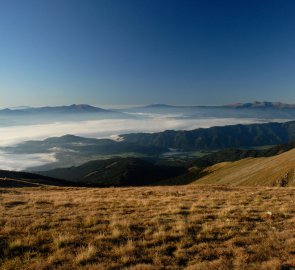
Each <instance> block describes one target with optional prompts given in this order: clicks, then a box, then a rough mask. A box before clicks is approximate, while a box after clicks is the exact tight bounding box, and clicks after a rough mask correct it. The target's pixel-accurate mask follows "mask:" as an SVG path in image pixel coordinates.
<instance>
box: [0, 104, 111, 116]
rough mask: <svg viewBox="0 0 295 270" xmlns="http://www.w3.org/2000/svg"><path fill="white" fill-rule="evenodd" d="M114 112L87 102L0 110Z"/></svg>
mask: <svg viewBox="0 0 295 270" xmlns="http://www.w3.org/2000/svg"><path fill="white" fill-rule="evenodd" d="M110 112H112V113H114V112H113V111H111V110H104V109H101V108H98V107H94V106H90V105H87V104H79V105H77V104H73V105H70V106H56V107H38V108H32V107H23V108H12V109H9V108H7V109H3V110H0V114H34V113H36V114H42V113H53V114H65V113H110Z"/></svg>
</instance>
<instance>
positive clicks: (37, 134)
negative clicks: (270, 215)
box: [0, 114, 286, 170]
mask: <svg viewBox="0 0 295 270" xmlns="http://www.w3.org/2000/svg"><path fill="white" fill-rule="evenodd" d="M138 116H141V117H139V118H134V119H103V120H86V121H78V122H73V121H69V122H68V121H63V122H52V123H49V124H34V125H17V126H2V127H0V134H1V137H0V147H2V146H8V145H15V144H18V143H21V142H23V141H27V140H43V139H45V138H48V137H56V136H63V135H65V134H74V135H78V136H84V137H93V138H113V139H117V138H118V136H117V135H119V134H125V133H132V132H160V131H164V130H168V129H174V130H192V129H196V128H208V127H212V126H225V125H233V124H250V123H262V122H266V121H265V120H262V119H254V118H248V119H247V118H206V119H191V118H187V119H186V118H185V117H180V116H179V115H157V114H145V115H143V114H141V115H140V114H138ZM273 121H283V120H280V119H274V120H273ZM285 121H286V120H285ZM267 122H269V120H267ZM54 161H56V160H55V155H54V153H44V154H38V155H35V154H34V155H25V154H18V155H15V154H8V153H5V152H3V151H2V152H0V169H11V170H23V169H25V168H27V167H33V166H39V165H43V164H46V163H51V162H54Z"/></svg>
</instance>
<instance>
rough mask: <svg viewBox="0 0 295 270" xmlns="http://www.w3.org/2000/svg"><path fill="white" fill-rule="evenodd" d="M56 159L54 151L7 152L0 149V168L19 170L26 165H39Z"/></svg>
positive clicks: (26, 166)
mask: <svg viewBox="0 0 295 270" xmlns="http://www.w3.org/2000/svg"><path fill="white" fill-rule="evenodd" d="M55 161H57V160H56V158H55V154H54V153H48V154H8V153H5V152H2V151H0V168H1V169H2V170H17V171H21V170H24V169H26V168H28V167H33V166H41V165H44V164H47V163H52V162H55Z"/></svg>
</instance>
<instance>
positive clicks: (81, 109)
mask: <svg viewBox="0 0 295 270" xmlns="http://www.w3.org/2000/svg"><path fill="white" fill-rule="evenodd" d="M173 108H175V109H176V108H180V109H181V108H183V109H185V108H191V109H193V108H210V109H214V108H218V109H220V108H228V109H279V110H282V109H292V110H293V109H295V104H287V103H282V102H268V101H254V102H248V103H233V104H228V105H212V106H206V105H169V104H163V103H155V104H149V105H145V106H138V107H133V108H131V109H137V110H138V109H139V110H140V109H143V110H146V109H173ZM122 110H126V109H122ZM118 111H121V110H120V109H116V110H109V109H102V108H99V107H95V106H91V105H88V104H72V105H69V106H46V107H28V106H19V107H13V108H6V109H2V110H0V113H6V114H7V113H14V114H16V113H108V112H113V113H114V112H118Z"/></svg>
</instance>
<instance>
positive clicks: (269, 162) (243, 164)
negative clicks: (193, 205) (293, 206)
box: [193, 149, 295, 186]
mask: <svg viewBox="0 0 295 270" xmlns="http://www.w3.org/2000/svg"><path fill="white" fill-rule="evenodd" d="M204 173H205V174H206V175H205V176H203V177H202V178H200V179H198V180H197V181H195V182H194V183H193V184H199V185H206V184H214V185H235V186H295V149H293V150H290V151H288V152H285V153H282V154H280V155H276V156H272V157H262V158H246V159H242V160H239V161H235V162H222V163H218V164H215V165H213V166H211V167H208V168H206V169H205V170H204Z"/></svg>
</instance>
